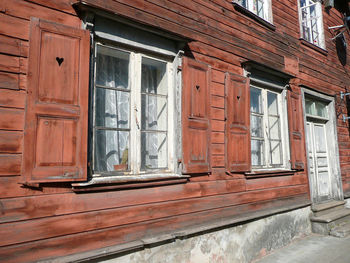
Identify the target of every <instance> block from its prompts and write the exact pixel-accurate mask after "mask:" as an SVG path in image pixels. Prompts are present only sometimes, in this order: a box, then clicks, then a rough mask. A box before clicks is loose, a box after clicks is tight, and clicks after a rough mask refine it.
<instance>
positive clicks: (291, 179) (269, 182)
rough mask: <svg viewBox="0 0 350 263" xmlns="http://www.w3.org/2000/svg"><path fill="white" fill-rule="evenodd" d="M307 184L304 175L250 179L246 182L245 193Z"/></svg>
mask: <svg viewBox="0 0 350 263" xmlns="http://www.w3.org/2000/svg"><path fill="white" fill-rule="evenodd" d="M307 183H308V178H307V175H306V174H295V175H292V176H276V177H264V178H251V179H249V180H247V182H246V187H247V191H253V190H258V189H266V188H275V187H282V186H288V185H299V184H304V185H306V184H307Z"/></svg>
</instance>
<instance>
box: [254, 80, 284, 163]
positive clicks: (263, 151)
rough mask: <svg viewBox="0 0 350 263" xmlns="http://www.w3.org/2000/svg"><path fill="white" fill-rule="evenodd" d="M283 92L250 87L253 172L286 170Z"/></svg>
mask: <svg viewBox="0 0 350 263" xmlns="http://www.w3.org/2000/svg"><path fill="white" fill-rule="evenodd" d="M282 97H283V92H282V93H281V92H276V91H273V90H269V89H264V88H261V87H258V86H255V85H253V84H252V85H251V87H250V123H251V124H250V125H251V160H252V167H253V168H275V167H279V168H285V166H286V161H285V160H286V154H285V153H284V151H285V149H283V142H284V140H285V139H284V136H283V131H282V126H283V123H284V122H283V121H282V120H281V117H283V116H284V111H285V103H284V102H283V100H282Z"/></svg>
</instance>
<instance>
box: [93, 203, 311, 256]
mask: <svg viewBox="0 0 350 263" xmlns="http://www.w3.org/2000/svg"><path fill="white" fill-rule="evenodd" d="M310 213H311V211H310V207H306V208H302V209H297V210H294V211H291V212H286V213H281V214H277V215H273V216H270V217H266V218H263V219H259V220H256V221H252V222H249V223H245V224H241V225H237V226H231V227H228V228H224V229H220V230H217V231H208V232H206V233H204V234H203V233H202V234H198V235H194V236H192V237H189V238H186V239H182V240H179V239H177V240H175V241H174V242H171V243H165V244H161V245H157V246H153V247H150V248H146V249H143V250H141V251H136V252H133V253H129V254H124V255H119V256H114V257H111V256H110V257H108V258H104V259H99V260H96V261H95V262H104V263H158V262H159V263H166V262H169V263H172V262H176V263H180V262H186V263H192V262H193V263H198V262H200V263H206V262H215V263H220V262H230V263H248V262H252V261H253V260H255V259H257V258H260V257H262V256H264V255H266V254H267V253H268V252H270V251H272V250H274V249H276V248H281V247H283V246H286V245H287V244H289V243H290V242H291V241H292V240H293V239H294V238H298V237H303V236H306V235H309V234H310V233H311V224H310V219H309V217H310Z"/></svg>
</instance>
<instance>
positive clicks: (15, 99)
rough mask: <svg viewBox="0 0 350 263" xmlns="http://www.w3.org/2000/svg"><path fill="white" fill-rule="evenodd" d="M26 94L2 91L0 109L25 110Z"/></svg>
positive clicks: (0, 90)
mask: <svg viewBox="0 0 350 263" xmlns="http://www.w3.org/2000/svg"><path fill="white" fill-rule="evenodd" d="M25 101H26V93H25V92H24V91H17V90H10V89H0V107H9V108H21V109H24V106H25Z"/></svg>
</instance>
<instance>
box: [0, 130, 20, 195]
mask: <svg viewBox="0 0 350 263" xmlns="http://www.w3.org/2000/svg"><path fill="white" fill-rule="evenodd" d="M22 143H23V133H22V132H15V131H1V130H0V153H21V152H22ZM1 196H2V195H1Z"/></svg>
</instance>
